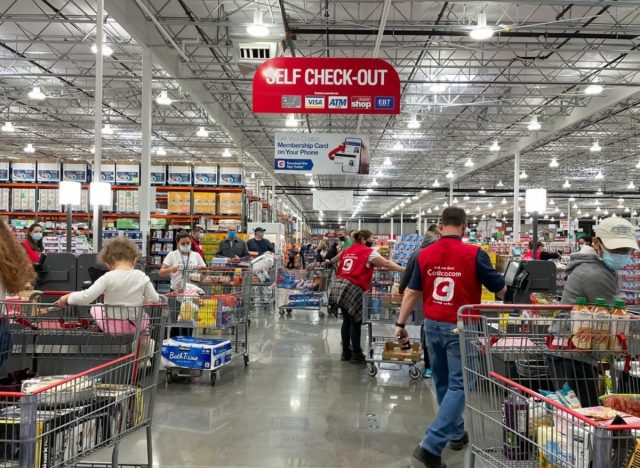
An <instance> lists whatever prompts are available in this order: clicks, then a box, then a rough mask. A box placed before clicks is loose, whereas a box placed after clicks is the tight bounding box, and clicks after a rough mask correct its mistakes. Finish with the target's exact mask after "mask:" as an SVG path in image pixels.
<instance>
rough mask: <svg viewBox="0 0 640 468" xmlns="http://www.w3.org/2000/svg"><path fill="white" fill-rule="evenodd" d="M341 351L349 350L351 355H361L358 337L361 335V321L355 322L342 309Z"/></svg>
mask: <svg viewBox="0 0 640 468" xmlns="http://www.w3.org/2000/svg"><path fill="white" fill-rule="evenodd" d="M340 310H342V328H341V329H340V333H341V334H342V350H343V351H349V350H351V351H352V352H353V354H362V346H361V345H360V336H361V335H362V320H360V321H358V322H356V321H355V320H354V319H353V317H352V316H351V315H350V314H349V313H348V312H346V311H345V310H344V309H343V308H342V307H341V308H340Z"/></svg>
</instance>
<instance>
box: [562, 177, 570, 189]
mask: <svg viewBox="0 0 640 468" xmlns="http://www.w3.org/2000/svg"><path fill="white" fill-rule="evenodd" d="M562 188H571V184H570V183H569V179H565V181H564V184H562Z"/></svg>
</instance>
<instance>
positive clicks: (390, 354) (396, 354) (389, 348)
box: [382, 341, 421, 362]
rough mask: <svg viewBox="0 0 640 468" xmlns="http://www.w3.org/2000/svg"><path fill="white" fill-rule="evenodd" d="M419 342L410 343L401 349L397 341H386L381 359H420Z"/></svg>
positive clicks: (413, 360)
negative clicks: (409, 346)
mask: <svg viewBox="0 0 640 468" xmlns="http://www.w3.org/2000/svg"><path fill="white" fill-rule="evenodd" d="M420 350H421V346H420V343H415V342H414V343H411V348H409V349H402V348H401V347H400V344H399V343H396V342H392V341H387V342H385V344H384V349H383V350H382V359H384V360H385V361H410V362H418V361H419V360H420Z"/></svg>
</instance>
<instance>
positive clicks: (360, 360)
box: [351, 352, 367, 364]
mask: <svg viewBox="0 0 640 468" xmlns="http://www.w3.org/2000/svg"><path fill="white" fill-rule="evenodd" d="M351 362H352V363H353V364H364V363H365V362H367V358H366V357H365V356H364V354H363V353H361V352H360V353H355V354H354V355H353V356H351Z"/></svg>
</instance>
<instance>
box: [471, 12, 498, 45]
mask: <svg viewBox="0 0 640 468" xmlns="http://www.w3.org/2000/svg"><path fill="white" fill-rule="evenodd" d="M491 36H493V29H491V28H490V27H488V26H487V15H486V14H485V13H480V14H479V15H478V24H477V25H476V26H474V27H473V29H472V30H471V31H470V32H469V37H470V38H471V39H474V40H476V41H486V40H487V39H489V38H491Z"/></svg>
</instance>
